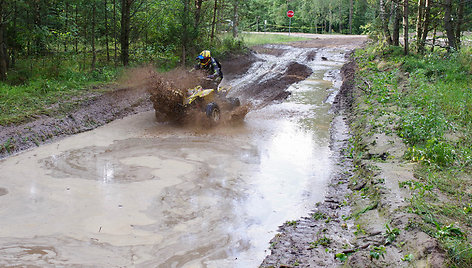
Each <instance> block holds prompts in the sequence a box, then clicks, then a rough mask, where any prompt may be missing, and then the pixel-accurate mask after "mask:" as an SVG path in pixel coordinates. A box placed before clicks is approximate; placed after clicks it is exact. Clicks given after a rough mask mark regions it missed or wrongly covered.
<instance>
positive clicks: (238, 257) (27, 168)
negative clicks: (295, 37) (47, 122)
mask: <svg viewBox="0 0 472 268" xmlns="http://www.w3.org/2000/svg"><path fill="white" fill-rule="evenodd" d="M309 52H310V51H308V50H307V49H294V50H293V53H294V54H292V55H291V56H286V57H287V58H289V57H290V58H292V59H293V58H295V59H300V60H305V61H306V57H307V56H308V54H309ZM317 52H318V53H317V55H316V57H314V59H313V60H311V61H308V65H309V67H310V68H312V69H313V70H314V73H313V75H312V76H310V77H309V78H308V79H307V80H305V81H302V82H300V83H297V84H294V85H292V86H291V87H290V91H291V92H292V95H291V96H290V97H289V99H287V100H286V101H285V102H283V103H280V104H273V105H269V106H266V107H264V108H262V109H259V110H253V111H251V112H250V113H249V114H248V116H247V118H246V120H245V123H244V124H243V125H242V126H238V127H217V128H214V129H211V130H205V131H195V130H193V129H185V128H179V127H174V126H170V125H165V124H164V125H163V124H158V123H156V122H155V120H154V117H153V113H152V112H149V113H143V114H139V115H135V116H131V117H128V118H125V119H123V120H118V121H115V122H113V123H110V124H108V125H106V126H104V127H101V128H98V129H95V130H93V131H90V132H86V133H82V134H79V135H75V136H72V137H69V138H66V139H64V140H62V141H60V142H56V143H52V144H48V145H45V146H41V147H39V148H36V149H34V150H31V151H28V152H25V153H22V154H20V155H17V156H13V157H10V158H8V159H5V160H3V161H1V162H0V169H1V170H2V172H1V174H0V217H1V218H2V221H1V222H0V265H2V266H3V265H13V266H14V265H37V266H51V265H53V266H56V265H58V266H62V265H81V266H82V265H92V266H101V267H105V266H107V267H110V266H138V267H140V266H142V267H257V266H259V264H260V263H261V262H262V260H263V259H264V257H265V255H266V254H268V253H269V252H268V248H269V246H270V245H269V241H270V239H271V238H272V237H273V236H274V235H275V234H276V231H277V227H278V226H279V225H281V224H283V223H284V222H286V221H288V220H296V219H297V218H299V217H301V216H305V215H307V214H308V212H309V211H310V210H311V209H312V208H313V207H314V204H315V203H316V202H319V201H322V200H323V197H324V190H325V185H326V184H327V182H328V178H329V176H330V174H331V170H332V169H333V168H334V167H333V163H332V162H331V158H330V156H331V151H330V149H329V147H328V145H329V127H330V122H331V119H332V116H331V115H330V114H329V109H330V106H331V103H330V102H332V99H333V96H334V95H335V93H336V90H337V89H338V88H339V86H340V84H339V79H340V78H339V69H340V67H341V66H342V64H343V63H344V55H343V53H344V52H343V51H337V50H331V51H330V50H320V51H317ZM322 56H323V57H326V58H328V59H329V60H328V61H323V60H322V59H321V57H322ZM262 57H265V61H264V62H262V63H257V64H260V66H259V67H255V69H254V70H252V71H251V70H250V72H248V75H246V76H245V77H243V78H241V79H239V80H238V81H235V83H245V82H249V81H253V80H256V81H257V79H259V80H263V79H269V78H267V77H266V78H263V76H264V72H265V74H267V73H268V72H277V71H278V70H279V69H278V68H283V66H279V65H277V63H279V62H280V59H276V58H275V56H271V55H263V56H262ZM284 57H285V56H284ZM256 69H257V70H264V71H260V72H259V71H255V70H256ZM333 82H335V83H333Z"/></svg>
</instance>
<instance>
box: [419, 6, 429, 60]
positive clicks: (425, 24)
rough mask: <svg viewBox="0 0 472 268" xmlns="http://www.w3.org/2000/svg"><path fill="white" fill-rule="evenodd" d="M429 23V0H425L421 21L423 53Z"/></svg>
mask: <svg viewBox="0 0 472 268" xmlns="http://www.w3.org/2000/svg"><path fill="white" fill-rule="evenodd" d="M430 23H431V0H426V4H425V11H424V22H423V35H422V36H421V51H420V53H424V46H425V44H426V39H427V38H428V33H429V24H430Z"/></svg>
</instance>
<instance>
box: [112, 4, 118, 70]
mask: <svg viewBox="0 0 472 268" xmlns="http://www.w3.org/2000/svg"><path fill="white" fill-rule="evenodd" d="M113 44H114V45H115V54H114V56H113V62H114V63H115V65H116V63H117V60H116V55H117V51H118V49H117V45H116V0H113Z"/></svg>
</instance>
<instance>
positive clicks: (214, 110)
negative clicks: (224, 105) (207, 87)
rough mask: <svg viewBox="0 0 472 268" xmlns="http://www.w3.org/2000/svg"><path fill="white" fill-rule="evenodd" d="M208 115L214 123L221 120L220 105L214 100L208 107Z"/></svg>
mask: <svg viewBox="0 0 472 268" xmlns="http://www.w3.org/2000/svg"><path fill="white" fill-rule="evenodd" d="M206 115H207V116H208V118H210V120H211V121H212V123H218V121H220V107H218V104H216V103H214V102H210V103H208V105H207V107H206Z"/></svg>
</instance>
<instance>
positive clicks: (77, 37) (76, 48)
mask: <svg viewBox="0 0 472 268" xmlns="http://www.w3.org/2000/svg"><path fill="white" fill-rule="evenodd" d="M78 6H79V5H78V4H76V5H75V27H77V29H78V28H79V10H78V9H79V7H78ZM74 41H75V54H79V34H78V33H76V34H75V40H74Z"/></svg>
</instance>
